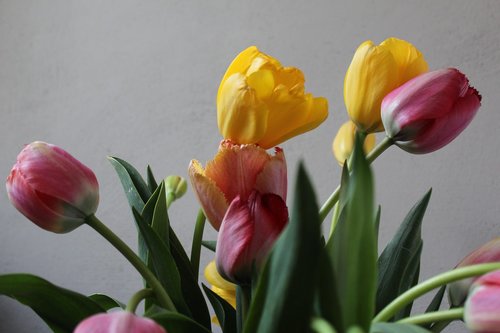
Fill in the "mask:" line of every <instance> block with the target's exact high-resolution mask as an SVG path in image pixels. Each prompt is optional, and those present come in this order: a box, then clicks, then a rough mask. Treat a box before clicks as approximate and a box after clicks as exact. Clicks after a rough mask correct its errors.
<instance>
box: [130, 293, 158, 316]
mask: <svg viewBox="0 0 500 333" xmlns="http://www.w3.org/2000/svg"><path fill="white" fill-rule="evenodd" d="M152 295H153V290H152V289H151V288H145V289H141V290H139V291H138V292H136V293H135V294H134V295H132V298H131V299H130V300H129V301H128V304H127V307H126V308H125V311H128V312H132V313H135V310H137V306H138V305H139V303H141V301H142V300H143V299H145V298H148V297H150V296H152Z"/></svg>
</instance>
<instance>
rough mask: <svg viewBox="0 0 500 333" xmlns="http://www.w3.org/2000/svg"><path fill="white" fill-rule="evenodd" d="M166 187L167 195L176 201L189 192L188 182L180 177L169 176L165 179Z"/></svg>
mask: <svg viewBox="0 0 500 333" xmlns="http://www.w3.org/2000/svg"><path fill="white" fill-rule="evenodd" d="M165 187H166V190H167V193H169V194H170V195H172V196H173V197H174V199H179V198H181V197H182V196H183V195H184V194H186V191H187V182H186V180H185V179H184V178H182V177H179V176H168V177H167V178H165Z"/></svg>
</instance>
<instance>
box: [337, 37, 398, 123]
mask: <svg viewBox="0 0 500 333" xmlns="http://www.w3.org/2000/svg"><path fill="white" fill-rule="evenodd" d="M398 83H399V78H398V64H397V63H396V61H395V59H394V57H393V55H392V53H391V52H390V51H389V50H388V49H387V48H385V47H379V46H373V44H372V43H371V41H367V42H365V43H363V44H361V46H360V47H359V48H358V50H357V51H356V53H355V55H354V58H353V60H352V62H351V65H350V66H349V68H348V70H347V73H346V76H345V80H344V102H345V105H346V108H347V112H348V113H349V116H350V118H351V120H352V121H354V122H355V123H356V125H357V126H358V127H359V128H360V129H361V130H363V131H365V132H378V131H382V130H383V129H384V127H383V125H382V121H381V117H380V105H381V102H382V99H383V98H384V97H385V95H387V94H388V93H389V92H391V91H392V90H393V89H395V88H396V87H397V86H398Z"/></svg>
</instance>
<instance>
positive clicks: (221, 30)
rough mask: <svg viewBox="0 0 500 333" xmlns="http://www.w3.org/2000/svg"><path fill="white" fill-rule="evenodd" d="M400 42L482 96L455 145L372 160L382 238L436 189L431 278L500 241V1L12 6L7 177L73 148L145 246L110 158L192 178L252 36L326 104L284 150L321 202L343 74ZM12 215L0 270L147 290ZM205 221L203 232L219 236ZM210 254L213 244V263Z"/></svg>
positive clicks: (190, 214)
mask: <svg viewBox="0 0 500 333" xmlns="http://www.w3.org/2000/svg"><path fill="white" fill-rule="evenodd" d="M390 36H396V37H399V38H403V39H406V40H409V41H411V42H412V43H413V44H414V45H416V46H417V47H418V48H419V49H420V50H421V51H422V52H423V53H424V54H425V56H426V59H427V61H428V63H429V66H430V68H431V69H438V68H442V67H457V68H459V69H461V70H462V71H463V72H464V73H466V74H467V75H468V76H469V78H470V80H471V83H472V84H473V85H474V86H475V87H476V88H478V90H479V91H480V92H481V94H482V95H483V98H484V99H483V106H482V108H481V109H480V112H479V114H478V115H477V117H476V119H475V120H474V121H473V122H472V124H471V125H470V126H469V128H468V129H467V130H466V131H465V132H464V133H463V134H462V135H461V136H460V137H459V138H458V139H456V140H455V141H454V142H452V143H451V144H450V145H448V146H447V147H445V148H443V149H441V150H440V151H438V152H435V153H432V154H429V155H423V156H413V155H410V154H408V153H405V152H403V151H401V150H399V149H398V148H395V147H393V148H391V149H390V150H389V151H387V152H386V153H385V154H384V155H383V156H382V157H381V158H380V159H379V160H377V161H376V162H375V164H374V171H375V175H376V183H377V200H378V202H379V203H380V204H381V205H382V223H381V243H382V244H385V243H386V242H387V241H388V239H389V238H390V237H391V235H392V234H393V232H394V230H395V228H396V226H397V225H398V223H399V221H400V220H401V219H402V218H403V216H404V215H405V213H406V212H407V210H408V209H409V208H410V207H411V206H412V205H413V203H414V202H416V201H417V200H418V199H419V198H420V197H421V196H422V195H423V194H424V193H425V192H426V191H427V190H428V189H429V188H430V187H433V189H434V192H433V197H432V200H431V203H430V206H429V209H428V214H427V216H426V218H425V221H424V230H423V237H424V242H425V249H424V252H423V266H422V279H424V278H427V277H430V276H432V275H434V274H437V273H438V272H441V271H444V270H446V269H449V268H451V267H453V266H454V265H455V263H456V262H457V261H458V260H459V259H460V258H462V257H463V256H464V255H466V254H467V253H468V252H469V251H470V250H472V249H473V248H475V247H477V246H478V245H480V244H482V243H484V242H486V241H488V240H489V239H491V238H492V237H494V236H496V235H499V234H500V227H499V225H498V219H497V216H498V215H499V213H500V205H499V204H498V199H499V193H500V184H499V180H498V179H499V178H498V171H499V157H498V154H497V151H498V146H499V144H500V137H499V136H498V135H497V133H498V127H499V126H500V113H499V112H498V106H499V105H500V93H499V92H500V91H499V88H498V87H499V85H500V78H499V77H500V50H499V47H500V1H468V0H462V1H458V0H448V1H430V0H428V1H413V2H410V1H364V2H360V1H349V2H340V1H288V2H287V1H252V2H236V1H171V0H162V1H158V0H147V1H132V0H120V1H118V0H115V1H111V0H109V1H96V0H87V1H75V0H72V1H69V0H60V1H48V0H33V1H29V0H0V115H1V122H0V133H1V135H2V140H0V175H4V177H6V176H7V175H8V173H9V170H10V168H11V166H12V165H13V163H14V161H15V159H16V155H17V153H18V152H19V151H20V150H21V149H22V147H23V144H25V143H29V142H31V141H34V140H44V141H47V142H51V143H54V144H57V145H60V146H61V147H63V148H65V149H66V150H68V151H69V152H71V153H72V154H73V155H74V156H75V157H77V158H78V159H80V160H81V161H82V162H84V163H85V164H86V165H88V166H89V167H90V168H92V169H93V170H94V172H95V173H96V175H97V178H98V179H99V182H100V193H101V202H100V207H99V210H98V216H99V217H100V218H101V219H102V220H103V221H105V223H106V224H107V225H108V226H109V227H111V228H112V229H113V230H114V231H115V232H116V233H117V234H118V235H119V236H121V237H123V239H124V240H125V241H126V242H128V243H129V244H131V245H135V227H134V225H133V222H132V219H131V216H130V213H129V210H128V206H127V203H126V200H125V197H124V195H123V193H122V189H121V185H120V183H119V181H118V178H117V177H116V176H115V174H114V171H113V169H112V167H111V165H110V164H109V162H108V161H107V160H106V156H107V155H115V156H119V157H122V158H124V159H125V160H128V161H129V162H131V163H132V164H133V165H135V166H136V167H138V168H139V169H140V170H141V171H142V170H145V167H146V165H147V164H150V165H151V166H152V167H153V169H154V171H155V173H156V175H157V177H158V178H161V177H163V176H166V175H168V174H179V175H182V176H186V168H187V165H188V163H189V161H190V159H192V158H197V159H199V160H200V161H201V162H203V163H204V162H205V161H206V160H208V159H211V157H212V156H213V155H214V154H215V152H216V149H217V146H218V142H219V140H220V139H221V137H220V135H219V133H218V130H217V125H216V116H215V96H216V92H217V88H218V85H219V82H220V79H221V77H222V75H223V74H224V71H225V70H226V67H227V66H228V65H229V63H230V62H231V60H232V59H233V58H234V56H235V55H236V54H237V53H238V52H240V51H241V50H243V49H244V48H246V47H247V46H249V45H252V44H255V45H257V46H259V47H260V48H261V49H262V50H263V51H265V52H267V53H269V54H271V55H273V56H275V57H277V58H278V59H280V60H281V62H282V63H283V64H285V65H291V66H296V67H299V68H301V69H302V70H303V71H304V73H305V76H306V80H307V83H306V89H307V90H308V91H310V92H313V93H314V94H315V95H317V96H325V97H326V98H328V100H329V105H330V115H329V117H328V119H327V121H326V122H325V123H324V124H323V125H322V126H320V128H318V129H317V130H315V131H313V132H310V133H308V134H306V135H302V136H300V137H297V138H294V139H292V140H290V141H288V142H286V143H284V144H283V145H282V146H283V148H284V150H285V153H286V157H287V160H288V163H289V179H290V184H293V178H294V174H295V170H296V165H297V161H298V160H299V159H304V160H305V161H306V165H307V168H308V170H309V172H310V174H311V175H312V179H313V181H314V183H315V184H316V188H317V194H318V196H319V198H320V200H321V201H323V200H324V199H326V197H327V196H328V194H329V193H330V191H331V190H332V189H333V188H334V187H335V186H336V185H337V183H338V180H339V171H340V170H339V167H338V165H337V164H336V162H335V161H334V159H333V157H332V154H331V148H330V147H331V141H332V139H333V136H334V135H335V133H336V130H337V128H338V126H340V124H342V123H343V122H344V121H345V120H346V119H347V115H346V113H345V109H344V104H343V98H342V96H343V95H342V90H343V79H344V74H345V70H346V68H347V66H348V65H349V62H350V60H351V58H352V55H353V53H354V50H355V49H356V47H357V46H358V45H359V44H360V43H361V42H363V41H364V40H366V39H372V40H373V41H375V42H376V43H379V42H381V41H382V40H383V39H385V38H387V37H390ZM379 139H380V137H379ZM196 211H197V203H196V201H195V198H194V196H193V194H192V193H191V192H189V193H188V194H187V195H186V197H185V198H184V199H183V200H182V201H180V202H178V203H176V204H175V205H174V206H173V208H172V210H171V219H172V223H173V225H174V228H175V230H176V231H177V232H178V234H179V235H180V238H181V240H182V241H183V243H184V244H186V246H187V247H189V246H190V245H189V244H190V240H191V235H192V229H193V221H194V219H195V216H196ZM0 214H1V215H0V219H1V229H0V230H1V231H0V273H10V272H31V273H33V274H37V275H40V276H42V277H44V278H46V279H48V280H50V281H52V282H54V283H56V284H58V285H61V286H65V287H68V288H71V289H74V290H77V291H79V292H81V293H85V294H89V293H94V292H104V293H107V294H110V295H113V296H115V297H116V298H118V299H120V300H122V301H127V300H128V298H129V297H130V296H131V295H132V294H133V292H134V291H136V290H137V289H138V288H140V278H139V276H138V274H137V273H136V272H135V271H134V270H133V269H132V268H131V266H130V265H129V264H128V263H127V262H126V261H125V260H124V259H122V257H121V256H120V255H119V254H118V253H117V252H116V251H115V250H114V249H113V248H112V247H111V246H109V245H108V244H107V243H105V242H104V241H103V240H102V239H101V238H100V236H98V235H97V234H96V233H95V232H93V231H92V230H90V228H88V227H86V226H83V227H81V228H79V229H77V230H75V231H74V232H72V233H70V234H67V235H56V234H52V233H49V232H45V231H43V230H41V229H39V228H37V227H35V226H34V225H32V224H31V223H30V222H29V221H27V220H26V219H25V218H24V217H23V216H21V214H19V213H18V212H17V211H16V210H15V209H14V208H13V207H12V206H11V205H10V203H9V202H8V199H7V196H6V194H5V191H3V190H2V193H1V194H0ZM207 229H208V230H206V233H205V234H206V238H209V239H210V238H215V233H214V232H213V231H212V230H210V228H207ZM210 257H211V254H210V253H209V252H208V251H205V252H204V256H203V263H206V262H208V260H210ZM422 306H423V305H420V306H419V307H420V308H422ZM462 327H463V326H462V325H461V324H457V325H454V326H453V327H452V328H450V329H449V330H448V332H464V331H465V330H463V328H462ZM46 330H47V329H46V328H45V326H44V324H43V323H42V322H41V321H40V320H39V319H38V318H37V317H36V316H35V315H34V314H33V313H32V312H31V310H29V309H28V308H25V307H24V306H22V305H19V304H18V303H16V302H15V301H12V300H10V299H7V298H5V297H0V331H1V332H45V331H46Z"/></svg>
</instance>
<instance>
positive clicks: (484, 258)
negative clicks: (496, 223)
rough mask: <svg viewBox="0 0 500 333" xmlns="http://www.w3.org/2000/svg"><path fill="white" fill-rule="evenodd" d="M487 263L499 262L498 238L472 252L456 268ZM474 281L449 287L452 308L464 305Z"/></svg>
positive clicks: (456, 283)
mask: <svg viewBox="0 0 500 333" xmlns="http://www.w3.org/2000/svg"><path fill="white" fill-rule="evenodd" d="M489 262H500V237H497V238H495V239H492V240H491V241H489V242H487V243H486V244H484V245H482V246H481V247H479V248H477V249H475V250H474V251H472V252H471V253H470V254H469V255H467V256H466V257H465V258H463V259H462V260H461V261H460V262H459V263H458V265H457V268H459V267H465V266H470V265H475V264H484V263H489ZM475 279H477V278H475ZM475 279H474V278H470V279H464V280H460V281H456V282H453V283H451V284H450V285H449V287H448V298H449V301H450V304H451V305H452V306H454V307H458V306H462V305H463V304H464V302H465V299H466V298H467V293H468V292H469V288H470V286H471V285H472V283H473V282H474V280H475Z"/></svg>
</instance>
